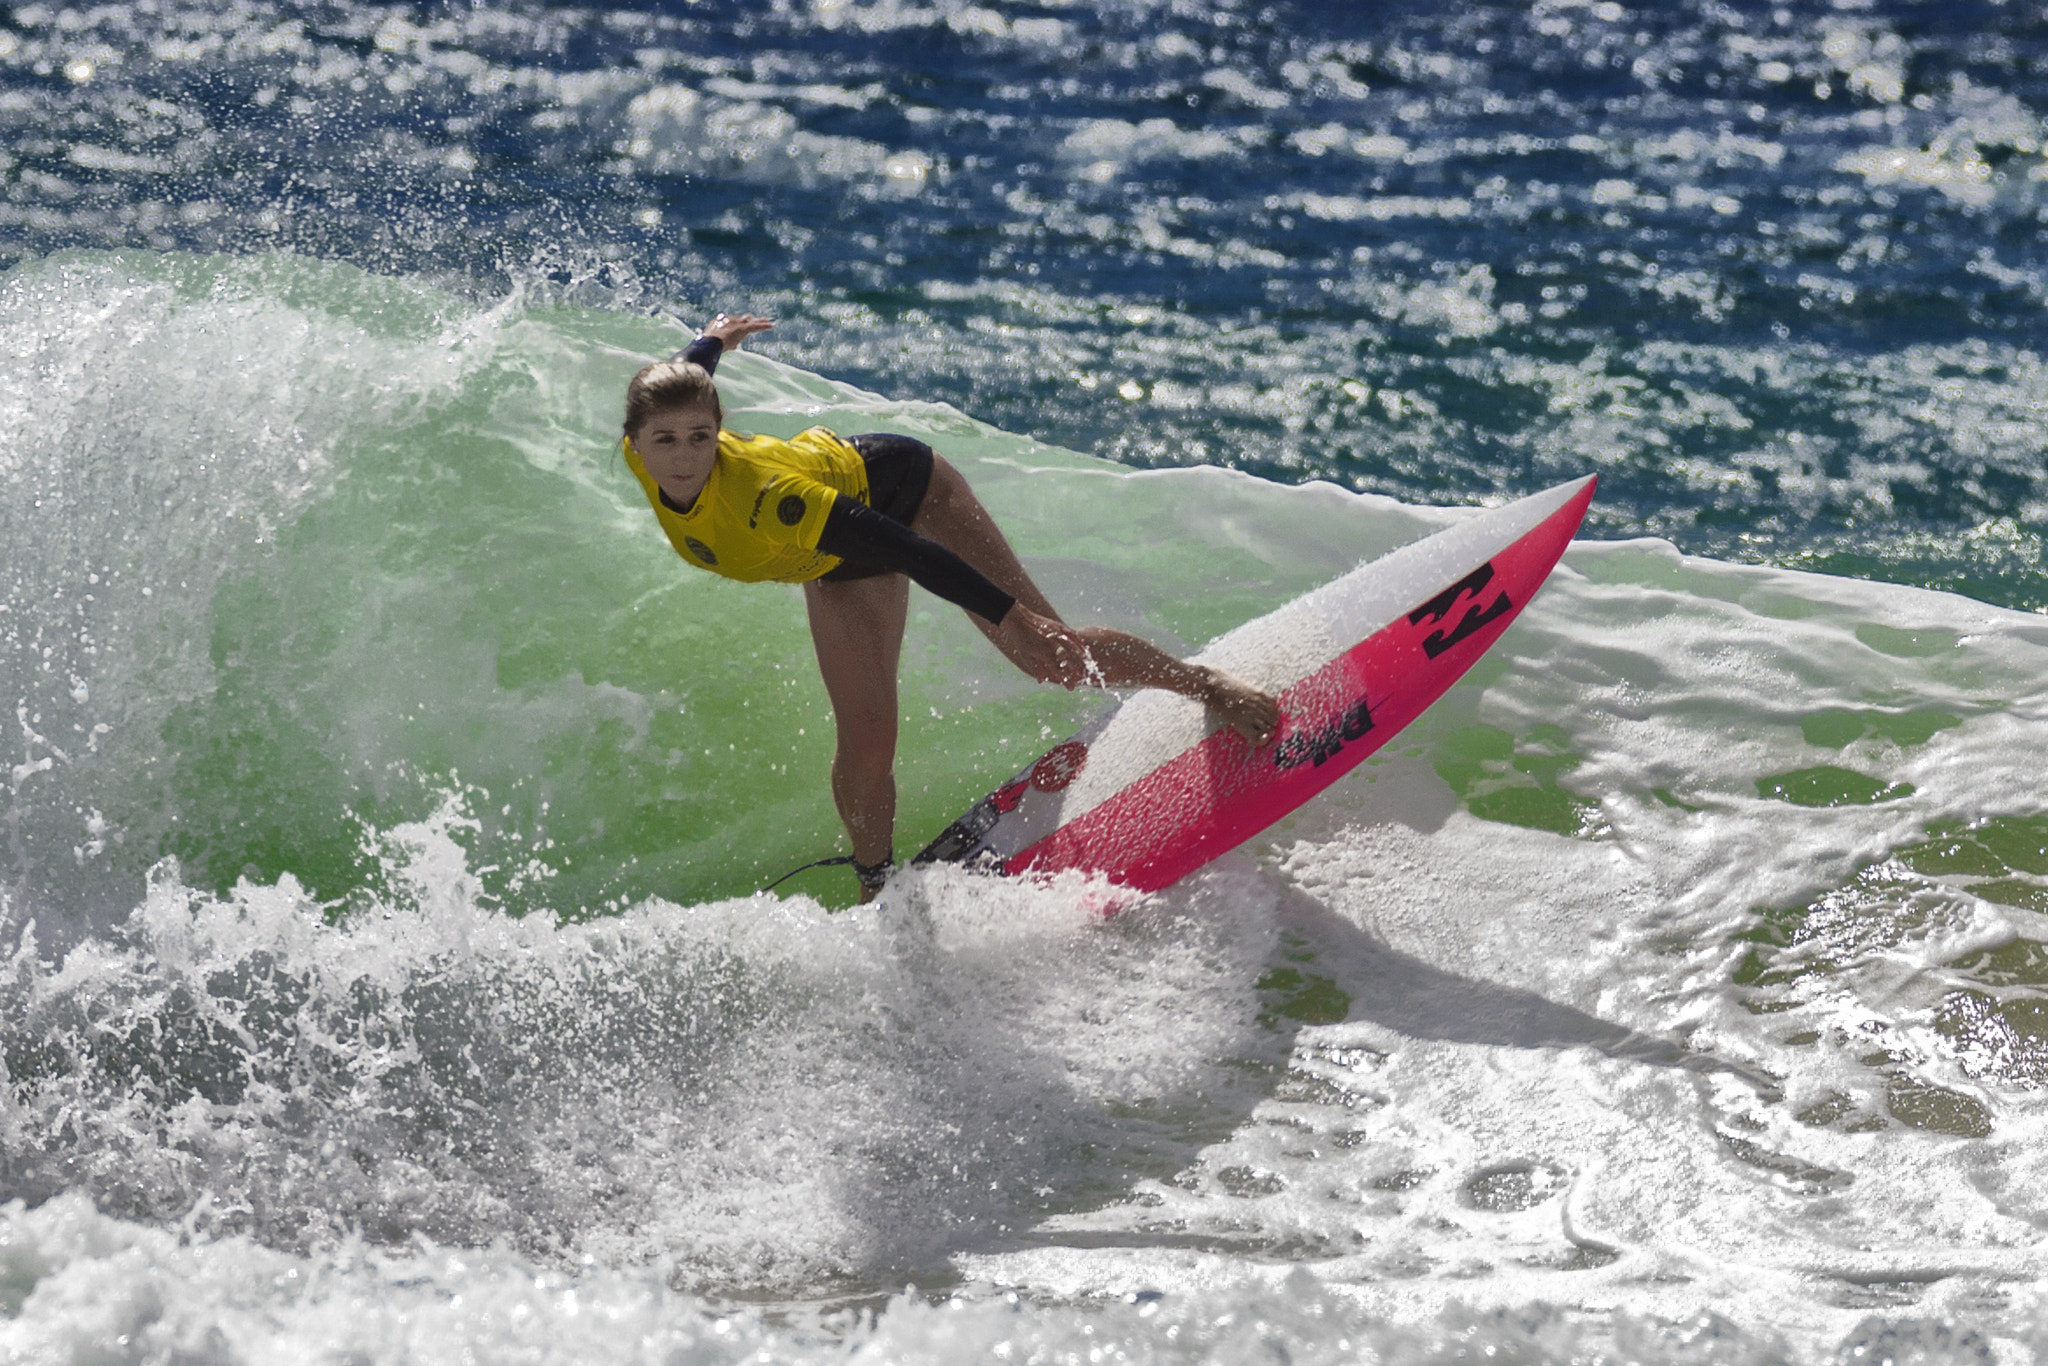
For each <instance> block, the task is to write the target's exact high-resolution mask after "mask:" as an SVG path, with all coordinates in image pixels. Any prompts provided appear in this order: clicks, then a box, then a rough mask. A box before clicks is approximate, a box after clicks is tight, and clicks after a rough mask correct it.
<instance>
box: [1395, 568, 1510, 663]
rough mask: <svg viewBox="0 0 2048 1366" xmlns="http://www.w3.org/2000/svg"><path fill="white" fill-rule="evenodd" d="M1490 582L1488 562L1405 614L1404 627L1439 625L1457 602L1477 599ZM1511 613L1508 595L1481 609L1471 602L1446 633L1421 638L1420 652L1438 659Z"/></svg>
mask: <svg viewBox="0 0 2048 1366" xmlns="http://www.w3.org/2000/svg"><path fill="white" fill-rule="evenodd" d="M1492 582H1493V562H1492V561H1490V560H1489V561H1488V562H1487V563H1485V564H1482V565H1480V566H1479V567H1478V568H1477V569H1475V570H1473V571H1472V572H1471V573H1470V574H1467V575H1466V576H1465V577H1464V578H1462V579H1459V580H1458V581H1457V582H1456V583H1454V584H1452V585H1451V586H1450V587H1449V588H1446V589H1445V590H1444V591H1443V592H1441V593H1439V594H1437V595H1436V596H1435V597H1433V598H1431V599H1430V600H1429V601H1428V602H1425V603H1423V604H1422V606H1420V607H1418V608H1416V609H1415V610H1414V611H1412V612H1410V613H1409V614H1408V624H1409V625H1410V626H1420V625H1422V624H1423V623H1424V622H1430V623H1435V622H1440V621H1442V620H1443V619H1444V618H1445V617H1447V616H1449V615H1450V614H1451V609H1452V608H1454V607H1456V606H1457V605H1458V600H1459V599H1460V598H1462V597H1465V596H1467V595H1468V594H1469V595H1470V596H1472V597H1473V598H1477V597H1478V596H1479V594H1480V590H1481V589H1483V588H1485V587H1486V585H1488V584H1489V583H1492ZM1514 610H1515V605H1514V603H1512V602H1510V601H1508V595H1507V593H1506V592H1505V591H1503V592H1502V593H1501V595H1500V596H1499V597H1497V598H1495V599H1494V600H1493V601H1492V602H1491V603H1488V604H1487V605H1486V606H1485V607H1481V606H1480V605H1479V604H1478V603H1477V602H1474V603H1473V604H1472V605H1471V606H1470V607H1468V608H1466V609H1465V615H1464V616H1463V617H1461V618H1459V620H1458V623H1457V625H1455V626H1452V627H1451V628H1450V629H1448V630H1442V631H1431V632H1430V633H1429V634H1428V635H1426V636H1424V637H1423V638H1422V652H1423V653H1424V654H1426V655H1428V656H1429V657H1430V658H1431V659H1435V658H1436V657H1437V656H1438V655H1440V654H1442V653H1443V652H1444V651H1446V650H1448V649H1450V648H1451V647H1452V646H1453V645H1456V644H1457V643H1458V642H1459V641H1461V640H1463V639H1465V638H1466V637H1467V636H1469V635H1471V634H1473V633H1474V632H1475V631H1478V630H1479V629H1481V628H1482V627H1484V626H1486V625H1487V624H1488V623H1489V622H1492V621H1495V620H1497V619H1499V618H1501V617H1504V616H1506V615H1507V614H1508V613H1509V612H1512V611H1514Z"/></svg>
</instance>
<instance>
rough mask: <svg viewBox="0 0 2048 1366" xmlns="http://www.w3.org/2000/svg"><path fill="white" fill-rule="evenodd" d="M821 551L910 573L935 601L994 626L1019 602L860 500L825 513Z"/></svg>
mask: <svg viewBox="0 0 2048 1366" xmlns="http://www.w3.org/2000/svg"><path fill="white" fill-rule="evenodd" d="M818 549H820V550H822V551H824V552H825V553H826V554H827V555H837V556H838V557H839V558H841V559H843V560H852V561H853V562H854V563H856V564H863V565H875V566H877V567H879V568H882V569H892V570H894V571H896V572H897V573H899V574H908V575H909V576H910V578H911V581H912V582H914V583H915V584H917V585H918V587H920V588H922V589H924V590H925V591H926V592H928V593H931V594H932V595H933V596H935V597H941V598H944V599H945V600H946V601H947V602H950V603H953V604H954V605H955V606H959V607H964V608H966V609H967V610H968V611H970V612H972V613H974V615H976V616H978V617H980V618H981V619H982V620H984V621H987V622H989V623H991V624H994V623H997V622H1000V621H1001V620H1002V619H1003V614H1004V613H1006V612H1008V611H1009V610H1010V608H1012V607H1013V606H1015V605H1016V602H1017V600H1016V599H1015V598H1013V597H1011V596H1010V595H1009V594H1008V593H1005V592H1004V591H1003V590H1002V589H1000V588H998V587H996V586H995V585H994V584H992V583H990V582H989V581H988V579H987V578H986V577H984V576H983V575H982V573H981V571H980V570H978V569H976V568H975V567H974V566H973V565H971V564H969V563H967V561H965V560H963V559H961V558H960V557H959V556H958V555H955V554H954V553H953V552H952V551H950V550H948V549H946V547H944V546H942V545H940V544H939V543H938V542H937V541H931V540H927V539H925V538H924V537H922V536H920V535H918V534H917V533H916V532H915V531H912V530H911V529H910V528H909V527H907V526H905V525H903V523H901V522H899V521H897V520H895V519H894V518H892V517H885V516H883V515H882V514H881V513H879V512H877V511H875V510H874V509H873V508H871V507H869V506H868V505H867V504H866V503H863V502H861V501H860V500H859V499H857V498H848V497H847V496H846V495H845V494H843V493H842V494H840V495H839V496H838V497H837V498H834V499H833V500H832V510H831V511H830V512H828V513H826V514H825V526H824V529H823V530H821V531H820V532H819V533H818Z"/></svg>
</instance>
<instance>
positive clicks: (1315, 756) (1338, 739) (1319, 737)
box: [1273, 697, 1372, 768]
mask: <svg viewBox="0 0 2048 1366" xmlns="http://www.w3.org/2000/svg"><path fill="white" fill-rule="evenodd" d="M1371 729H1372V705H1371V703H1369V702H1368V701H1367V700H1366V699H1365V698H1363V697H1361V698H1359V699H1358V700H1357V701H1356V702H1354V703H1352V704H1351V706H1350V708H1349V709H1348V710H1346V711H1345V713H1344V714H1343V715H1342V716H1340V717H1338V718H1337V719H1336V720H1335V721H1332V722H1331V723H1330V724H1329V725H1327V726H1324V727H1323V728H1322V729H1321V730H1318V731H1300V732H1297V733H1296V734H1293V735H1290V736H1288V737H1287V738H1286V739H1285V740H1282V741H1281V742H1280V743H1279V744H1277V745H1275V746H1273V766H1274V767H1275V768H1299V767H1301V766H1302V765H1303V764H1324V763H1328V762H1329V761H1330V760H1331V759H1334V758H1336V757H1337V753H1338V751H1339V750H1341V749H1343V748H1344V746H1346V745H1348V744H1350V743H1351V742H1352V741H1353V740H1356V739H1359V738H1360V737H1361V736H1363V735H1364V734H1365V733H1366V732H1367V731H1369V730H1371Z"/></svg>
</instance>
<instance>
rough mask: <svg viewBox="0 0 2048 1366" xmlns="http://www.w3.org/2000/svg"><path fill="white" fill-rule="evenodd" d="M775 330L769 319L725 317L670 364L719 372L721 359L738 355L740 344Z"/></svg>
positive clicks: (738, 315) (708, 325)
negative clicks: (755, 335) (724, 356)
mask: <svg viewBox="0 0 2048 1366" xmlns="http://www.w3.org/2000/svg"><path fill="white" fill-rule="evenodd" d="M773 326H775V324H774V323H773V322H771V321H770V320H768V319H767V318H757V317H755V316H754V315H753V314H751V313H721V314H719V315H718V316H717V317H715V318H713V319H712V320H711V321H710V322H708V323H706V324H705V325H704V330H703V332H701V333H700V334H698V337H697V340H695V341H693V342H691V343H690V344H689V345H688V346H686V347H684V348H683V349H682V350H680V351H678V352H676V353H675V354H674V355H673V356H670V357H669V359H670V360H679V361H686V362H688V363H689V364H692V365H701V366H703V367H704V369H705V370H706V371H711V372H715V371H716V370H717V369H718V358H719V357H720V356H722V355H724V354H725V353H726V352H727V351H736V350H738V349H739V347H740V344H741V343H743V342H744V341H746V339H747V338H749V337H751V336H753V335H754V334H755V333H756V332H766V331H767V330H768V329H769V328H771V327H773Z"/></svg>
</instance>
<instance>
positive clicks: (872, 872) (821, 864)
mask: <svg viewBox="0 0 2048 1366" xmlns="http://www.w3.org/2000/svg"><path fill="white" fill-rule="evenodd" d="M849 864H850V865H852V867H853V875H854V876H855V877H857V878H859V879H860V885H861V886H862V887H863V888H865V889H866V890H868V891H871V892H878V891H880V890H881V889H882V884H883V883H884V882H887V881H888V880H889V874H891V873H893V872H895V871H896V860H895V859H889V858H885V859H883V860H882V861H881V862H880V863H862V862H861V861H860V860H859V859H857V858H855V857H854V856H853V855H851V854H840V855H838V856H836V857H834V858H821V859H819V860H817V861H816V862H815V863H806V864H804V865H803V866H802V867H801V868H792V869H790V870H789V871H788V872H786V873H784V874H783V875H782V876H781V877H779V878H777V879H775V881H773V882H771V883H769V884H768V885H767V886H766V887H763V888H762V889H761V890H762V891H764V892H772V891H774V890H775V889H776V888H777V887H780V886H781V885H782V884H783V883H785V882H787V881H789V880H790V879H791V878H793V877H795V876H796V875H797V874H798V873H808V872H810V871H811V869H813V868H841V867H845V866H847V865H849Z"/></svg>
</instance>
